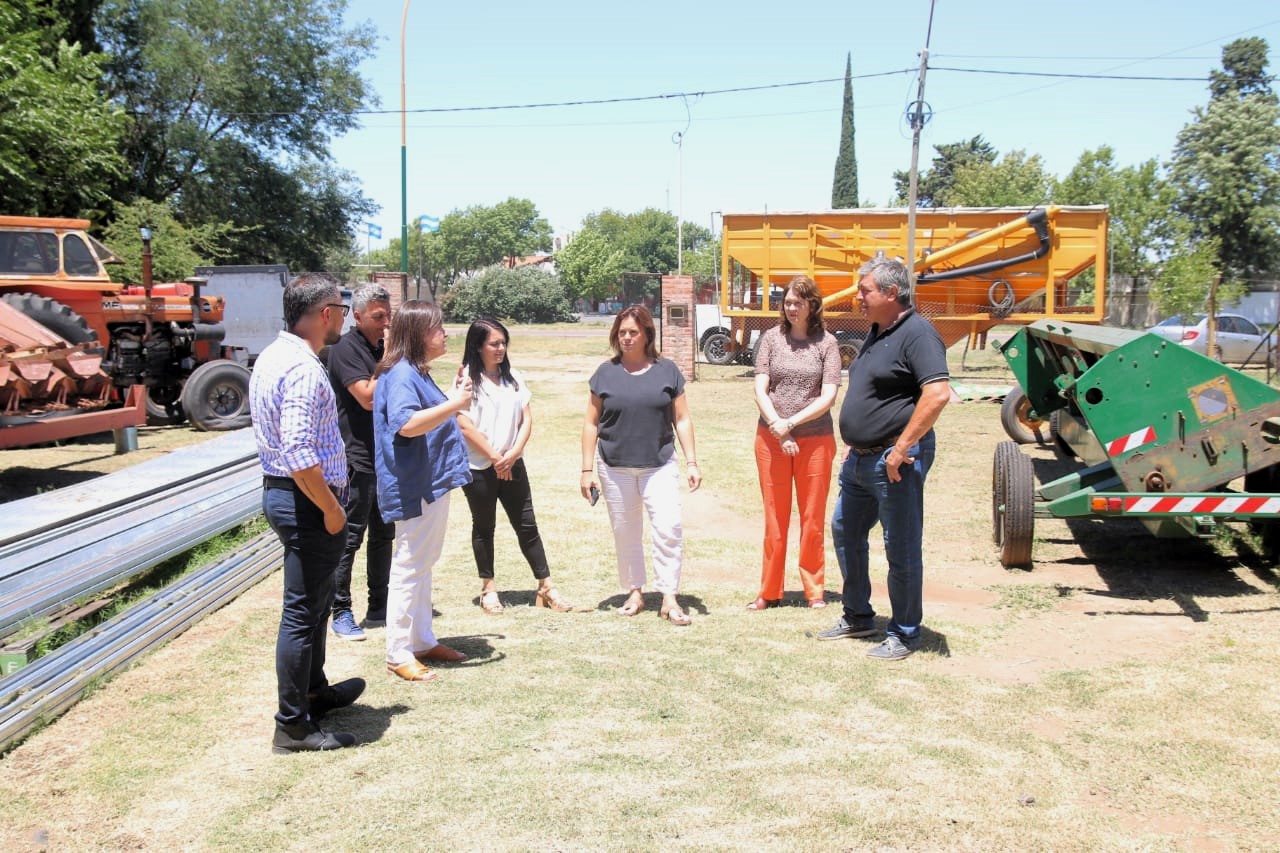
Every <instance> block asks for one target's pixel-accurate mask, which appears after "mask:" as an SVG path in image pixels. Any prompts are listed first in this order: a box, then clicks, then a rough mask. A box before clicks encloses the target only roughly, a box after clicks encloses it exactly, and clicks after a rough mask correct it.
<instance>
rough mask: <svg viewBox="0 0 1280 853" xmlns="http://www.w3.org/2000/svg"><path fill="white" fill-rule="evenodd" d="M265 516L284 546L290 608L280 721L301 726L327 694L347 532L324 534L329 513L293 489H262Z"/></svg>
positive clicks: (280, 637)
mask: <svg viewBox="0 0 1280 853" xmlns="http://www.w3.org/2000/svg"><path fill="white" fill-rule="evenodd" d="M262 511H263V513H264V514H265V515H266V517H267V523H268V524H270V525H271V529H272V530H274V531H275V533H276V536H278V537H279V538H280V543H281V544H282V545H284V604H283V607H282V609H281V612H280V630H279V633H278V634H277V635H276V688H277V691H278V693H279V699H280V708H279V710H278V711H277V712H276V721H277V722H278V723H281V724H283V725H299V724H301V723H302V722H304V721H305V720H306V719H307V716H308V711H309V708H310V702H309V700H308V699H307V694H308V693H314V692H316V691H318V690H321V689H323V688H324V687H325V686H326V685H327V684H328V683H329V682H328V680H327V679H326V678H325V676H324V652H325V648H324V639H325V628H326V627H327V625H328V620H329V605H330V603H331V602H332V601H333V573H334V570H335V569H336V568H337V567H338V560H339V559H341V557H342V548H343V545H344V544H345V543H346V538H347V537H346V533H345V532H342V533H337V534H331V533H329V532H328V531H326V530H325V529H324V513H323V512H321V511H320V509H319V507H317V506H316V505H315V504H313V503H312V502H311V501H309V500H307V498H306V496H304V495H303V494H302V493H301V492H299V491H297V490H296V489H292V488H277V487H268V488H265V489H263V490H262Z"/></svg>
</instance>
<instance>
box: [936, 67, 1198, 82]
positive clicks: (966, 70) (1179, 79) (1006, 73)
mask: <svg viewBox="0 0 1280 853" xmlns="http://www.w3.org/2000/svg"><path fill="white" fill-rule="evenodd" d="M929 67H930V70H932V71H954V72H956V73H960V74H998V75H1001V76H1005V77H1055V78H1059V79H1068V80H1157V81H1162V82H1171V83H1205V82H1207V81H1208V79H1209V78H1208V77H1163V76H1157V75H1140V74H1073V73H1068V72H1063V71H1003V70H1000V69H996V68H947V67H945V66H942V65H931V66H929Z"/></svg>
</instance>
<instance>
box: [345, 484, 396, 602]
mask: <svg viewBox="0 0 1280 853" xmlns="http://www.w3.org/2000/svg"><path fill="white" fill-rule="evenodd" d="M347 474H348V476H349V477H350V479H351V496H350V497H349V498H347V507H346V509H347V547H346V550H345V551H343V553H342V559H341V560H339V561H338V571H337V573H336V574H334V576H333V612H334V613H338V612H340V611H343V610H350V609H351V604H352V602H351V567H352V566H353V565H354V564H355V560H356V554H357V553H359V552H360V546H361V545H362V544H363V543H364V534H365V531H366V530H368V532H369V548H368V549H367V550H366V551H365V555H364V561H365V572H366V574H367V576H368V578H369V610H368V611H367V612H368V613H372V614H375V615H377V616H379V617H380V618H381V617H382V616H384V615H385V614H386V612H387V578H388V577H390V575H391V549H392V548H393V547H394V546H395V538H396V526H395V524H392V523H389V522H386V521H383V520H382V513H381V512H379V511H378V477H377V475H375V474H368V473H365V472H364V471H356V470H349V471H348V472H347Z"/></svg>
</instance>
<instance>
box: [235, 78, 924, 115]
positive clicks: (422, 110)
mask: <svg viewBox="0 0 1280 853" xmlns="http://www.w3.org/2000/svg"><path fill="white" fill-rule="evenodd" d="M912 71H914V69H912V68H902V69H898V70H895V71H878V72H875V73H873V74H855V75H854V78H855V79H858V80H866V79H870V78H872V77H891V76H893V75H896V74H910V73H912ZM843 82H844V77H827V78H824V79H821V80H799V81H796V82H793V83H766V84H763V85H760V86H734V87H732V88H729V89H704V90H702V91H699V92H670V93H668V94H664V95H634V96H631V97H621V98H584V99H580V100H575V101H547V102H543V103H531V104H492V105H488V106H480V107H416V108H414V109H411V110H405V112H409V113H414V114H419V115H421V114H427V113H474V112H496V111H499V110H537V109H546V108H549V107H585V106H599V105H603V104H631V103H638V102H641V101H666V100H674V99H676V98H701V97H703V96H705V95H731V94H736V93H740V92H762V91H766V90H769V89H792V88H796V87H799V86H818V85H822V84H826V83H843ZM399 114H400V110H353V111H351V113H349V115H399ZM239 115H293V113H292V112H287V113H272V112H267V113H239Z"/></svg>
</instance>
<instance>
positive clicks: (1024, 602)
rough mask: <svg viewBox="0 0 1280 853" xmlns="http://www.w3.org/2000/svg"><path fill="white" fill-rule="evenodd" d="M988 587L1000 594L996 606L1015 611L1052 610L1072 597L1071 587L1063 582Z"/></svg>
mask: <svg viewBox="0 0 1280 853" xmlns="http://www.w3.org/2000/svg"><path fill="white" fill-rule="evenodd" d="M987 589H989V590H991V591H992V592H994V593H996V595H998V596H999V599H997V601H996V603H995V605H994V606H995V607H997V608H999V609H1001V610H1012V611H1015V612H1025V611H1037V610H1052V609H1053V608H1054V607H1055V606H1056V605H1057V603H1058V602H1059V601H1061V600H1062V599H1064V598H1070V597H1071V593H1072V590H1071V587H1068V586H1063V585H1062V584H1052V585H1049V584H1034V583H1020V584H999V585H996V586H989V587H987Z"/></svg>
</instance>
